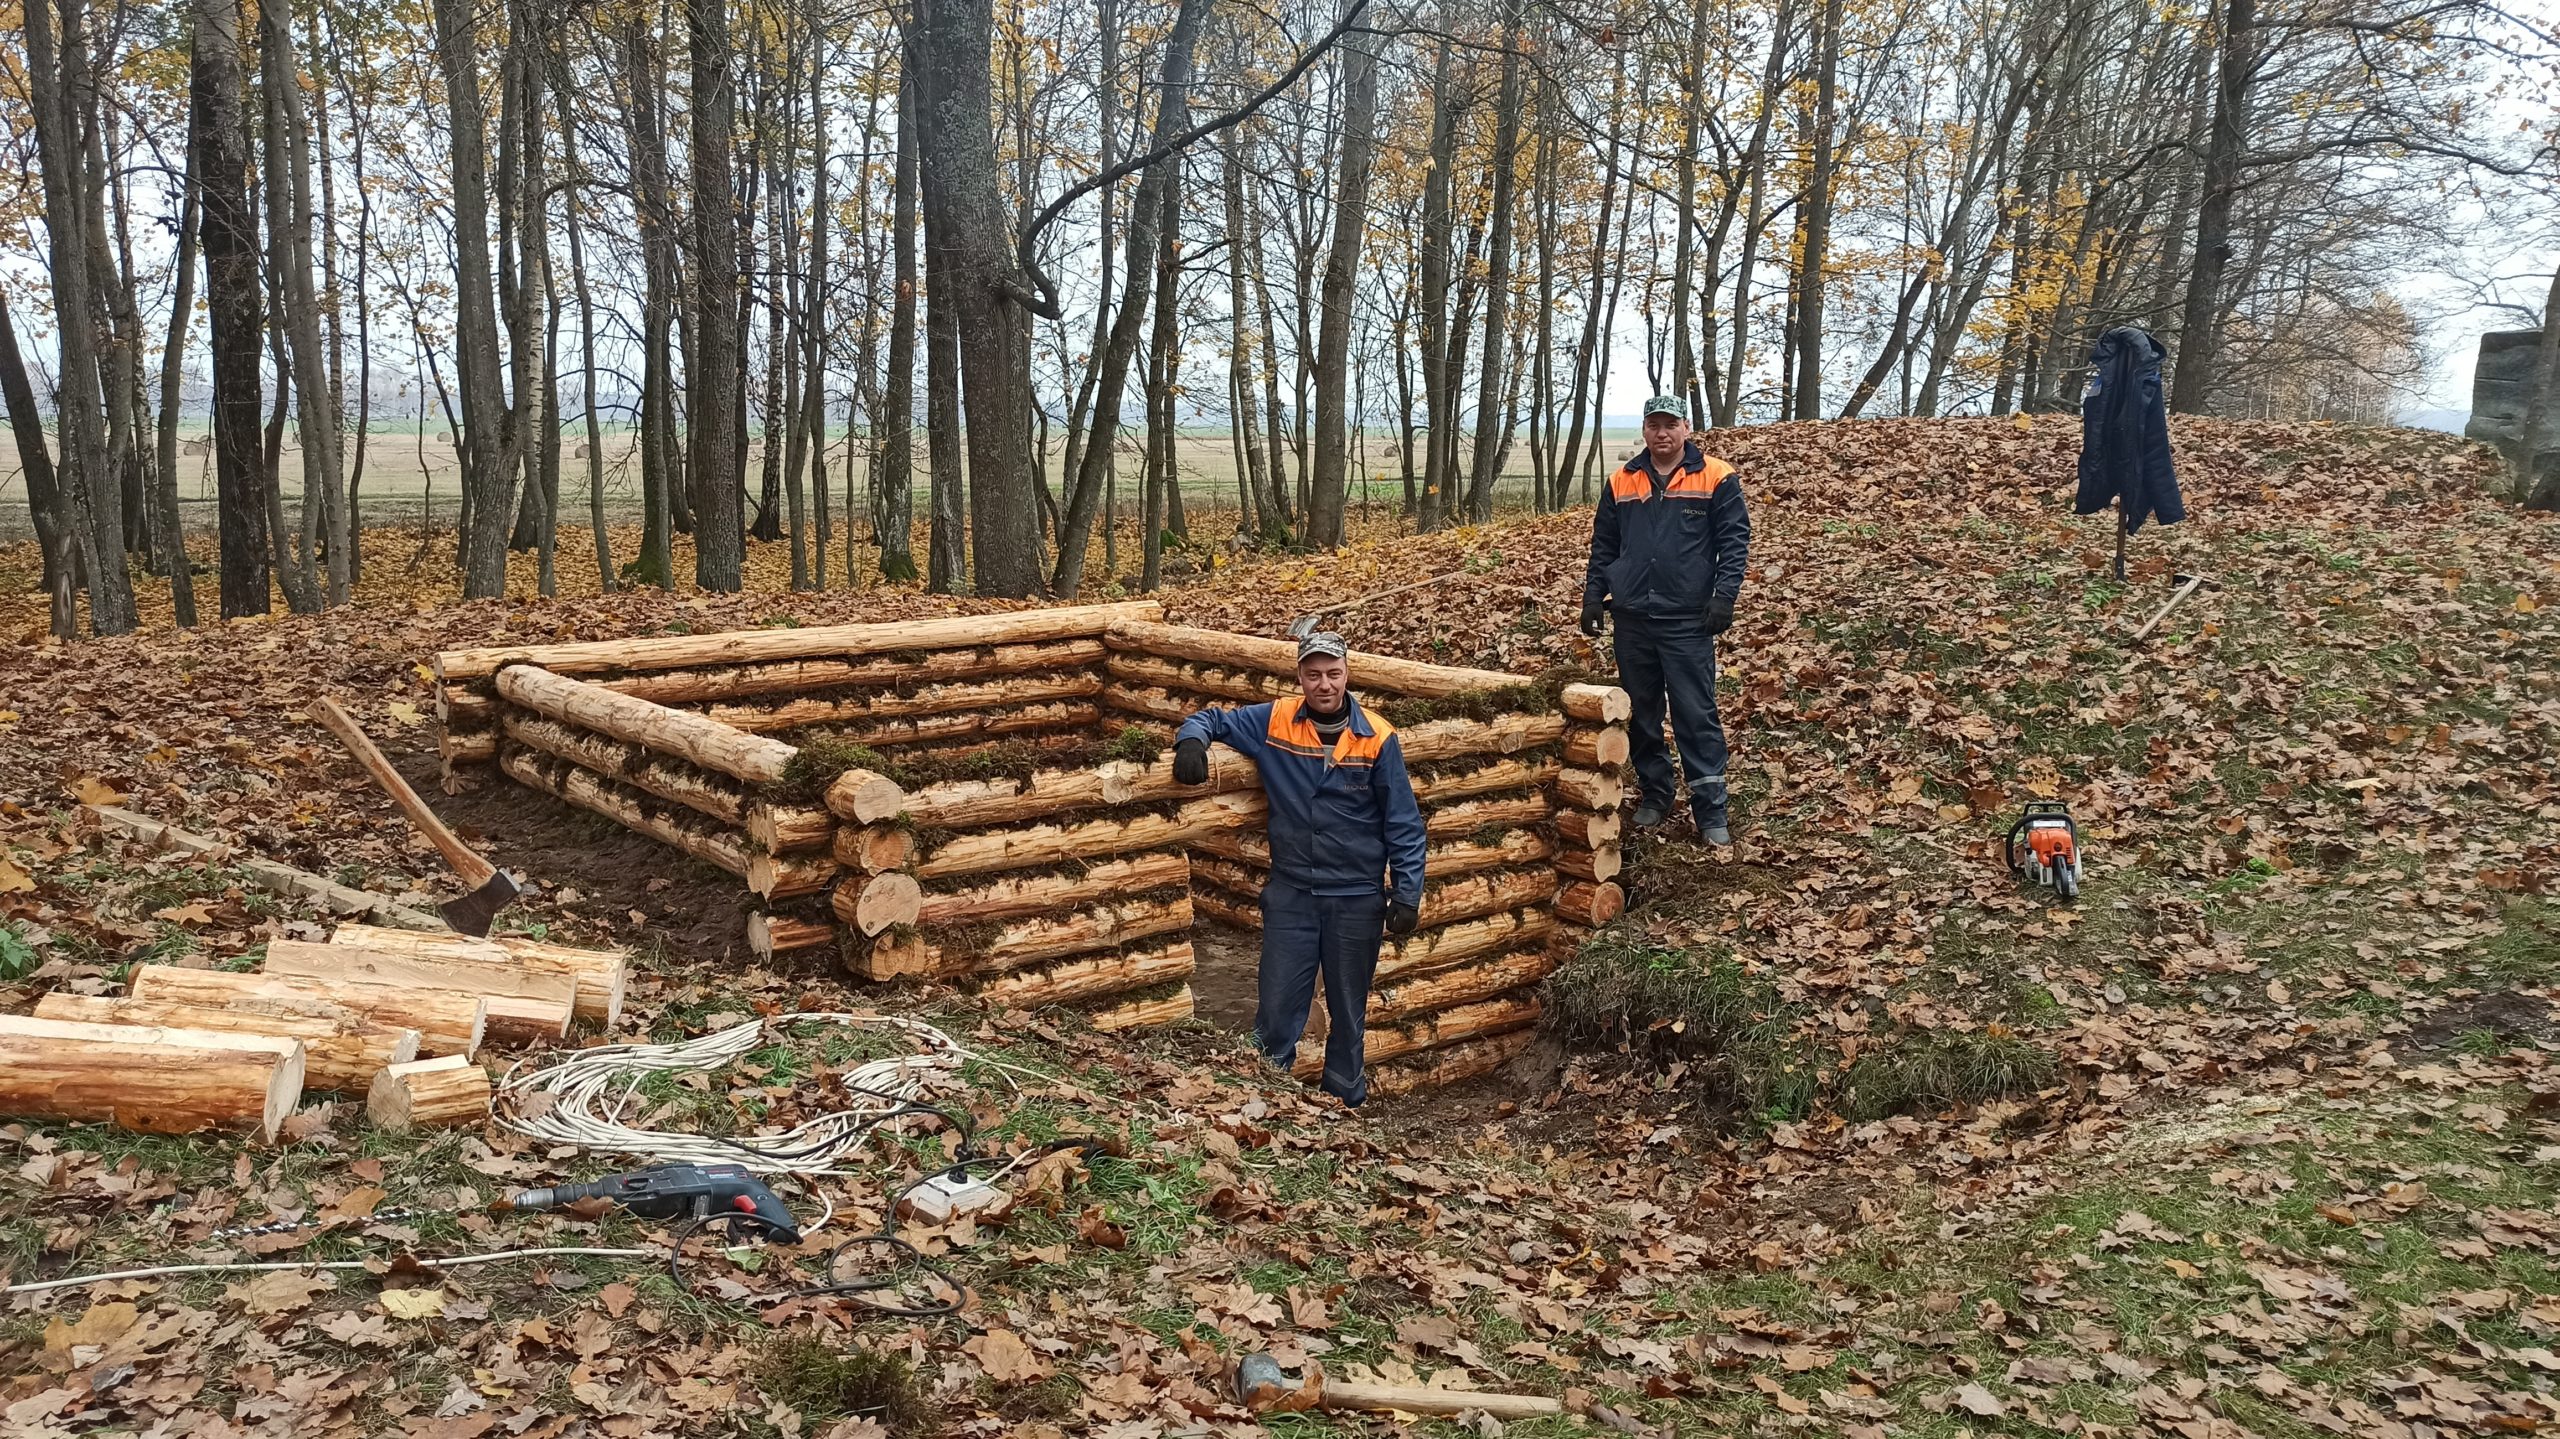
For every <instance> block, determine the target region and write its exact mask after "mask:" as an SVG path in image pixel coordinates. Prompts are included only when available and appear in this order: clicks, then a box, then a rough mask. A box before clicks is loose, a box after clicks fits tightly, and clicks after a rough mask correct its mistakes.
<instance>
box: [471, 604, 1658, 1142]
mask: <svg viewBox="0 0 2560 1439" xmlns="http://www.w3.org/2000/svg"><path fill="white" fill-rule="evenodd" d="M1350 665H1351V676H1352V687H1353V689H1354V691H1355V693H1357V694H1358V696H1359V697H1360V700H1361V703H1362V704H1363V706H1365V707H1367V708H1368V709H1370V710H1371V711H1372V712H1375V713H1378V714H1382V715H1384V716H1385V717H1386V718H1387V719H1388V720H1389V722H1391V723H1393V724H1394V725H1395V726H1396V728H1397V730H1398V732H1399V733H1400V734H1401V735H1402V737H1403V743H1404V754H1405V761H1406V764H1407V766H1408V768H1409V769H1410V771H1411V773H1412V775H1413V780H1414V788H1415V791H1416V793H1417V796H1418V798H1419V799H1420V801H1421V806H1422V812H1423V820H1424V827H1425V831H1426V834H1427V837H1428V842H1429V859H1428V863H1427V865H1426V876H1427V880H1428V885H1427V888H1426V889H1425V892H1424V897H1423V905H1422V923H1421V927H1420V928H1419V929H1417V930H1416V931H1415V932H1414V933H1413V934H1411V935H1409V936H1406V937H1405V938H1403V939H1401V940H1391V941H1390V942H1389V943H1388V945H1387V947H1386V949H1385V951H1384V952H1383V953H1382V955H1381V956H1380V961H1379V966H1378V975H1377V984H1376V991H1375V992H1374V993H1373V994H1372V995H1371V996H1370V1000H1369V1024H1370V1028H1369V1039H1368V1044H1369V1057H1370V1059H1371V1061H1372V1063H1373V1065H1374V1077H1373V1081H1372V1082H1373V1086H1374V1087H1376V1088H1377V1089H1379V1091H1380V1092H1384V1093H1394V1092H1397V1091H1399V1090H1404V1089H1413V1088H1420V1087H1426V1086H1430V1085H1437V1084H1443V1083H1448V1082H1452V1081H1455V1080H1458V1079H1463V1078H1467V1077H1472V1076H1474V1075H1479V1074H1483V1073H1486V1072H1489V1071H1490V1070H1492V1069H1494V1068H1496V1067H1498V1066H1499V1065H1500V1064H1502V1063H1503V1062H1504V1061H1505V1060H1506V1059H1508V1058H1509V1057H1510V1056H1512V1055H1514V1054H1516V1053H1518V1052H1519V1051H1520V1049H1521V1048H1523V1047H1525V1046H1526V1044H1527V1043H1528V1040H1529V1035H1530V1031H1531V1030H1532V1028H1533V1027H1534V1025H1535V1023H1536V1021H1537V1017H1538V1001H1537V991H1538V984H1539V982H1540V981H1541V980H1543V979H1544V978H1545V977H1546V976H1547V975H1548V974H1549V973H1551V972H1552V971H1553V970H1554V969H1555V968H1556V966H1557V965H1558V964H1560V963H1561V962H1562V961H1563V959H1564V957H1565V956H1567V955H1569V954H1570V953H1571V952H1572V951H1573V948H1574V947H1575V945H1576V944H1577V943H1578V941H1579V939H1580V937H1581V936H1583V935H1584V934H1586V933H1588V931H1589V930H1590V929H1591V928H1592V927H1594V926H1597V925H1601V924H1605V923H1607V922H1608V921H1609V920H1610V919H1612V918H1614V917H1615V916H1616V914H1617V913H1618V911H1619V909H1620V908H1621V907H1622V906H1623V904H1624V902H1625V900H1624V894H1623V892H1622V891H1621V890H1620V888H1619V886H1618V884H1617V883H1616V879H1615V877H1616V875H1617V873H1618V869H1619V851H1618V835H1619V819H1618V808H1619V803H1620V800H1621V798H1622V793H1623V790H1622V784H1623V765H1624V762H1625V760H1626V756H1627V733H1626V721H1627V717H1628V713H1629V704H1628V700H1627V696H1626V694H1625V692H1624V691H1622V690H1618V689H1614V688H1610V687H1607V686H1601V685H1591V684H1576V683H1564V682H1557V681H1550V680H1541V679H1535V678H1531V677H1527V676H1520V675H1513V674H1506V673H1501V672H1497V671H1490V670H1476V669H1464V668H1456V667H1451V666H1444V665H1433V664H1424V663H1419V662H1416V661H1411V660H1401V659H1394V658H1390V657H1387V656H1383V655H1372V654H1363V653H1357V652H1355V653H1354V654H1353V655H1352V656H1351V661H1350ZM1296 667H1297V652H1296V648H1295V646H1294V645H1292V644H1290V643H1288V642H1286V641H1283V640H1273V639H1262V638H1256V637H1251V636H1244V635H1236V634H1230V633H1226V632H1223V631H1217V630H1207V629H1195V628H1186V627H1181V626H1176V625H1169V624H1166V623H1164V615H1163V609H1162V607H1161V606H1159V605H1157V604H1155V603H1154V602H1152V601H1137V602H1131V603H1122V604H1103V605H1084V606H1075V607H1067V608H1057V609H1040V610H1023V611H1016V612H1009V613H1002V614H992V615H974V616H955V617H950V618H944V619H931V620H917V621H906V622H897V623H882V624H853V625H834V626H825V627H814V628H802V629H772V630H755V631H745V632H737V633H725V634H702V635H666V636H652V637H648V638H642V639H631V640H610V641H597V642H587V643H568V644H542V645H517V646H496V647H487V648H480V649H468V650H454V651H447V652H445V653H443V654H440V655H437V656H436V657H435V660H434V670H435V674H436V691H437V693H436V704H437V712H438V715H439V718H440V719H441V720H442V722H443V726H444V733H443V739H442V745H441V750H442V756H443V760H444V764H445V769H446V782H447V784H448V786H449V787H450V786H453V785H455V784H457V783H459V782H460V779H461V777H462V776H463V775H464V774H466V773H469V772H471V771H473V770H486V769H487V768H489V767H493V766H494V768H495V769H496V771H497V772H498V773H499V774H502V775H503V776H504V777H505V778H507V779H509V780H512V781H514V782H516V783H519V784H522V785H525V786H527V787H529V788H532V789H537V790H541V791H542V792H544V793H546V794H549V795H552V796H555V797H557V798H559V799H561V800H564V801H566V802H568V803H570V804H572V805H576V806H578V807H580V808H583V809H586V810H589V811H592V812H594V813H596V814H599V815H603V816H605V817H606V818H608V819H611V820H612V821H614V822H615V823H617V824H620V825H622V826H624V827H626V828H629V829H631V830H634V831H636V832H638V833H641V834H645V835H648V836H650V837H651V838H653V839H656V840H658V841H660V842H662V843H664V844H667V845H669V846H671V847H673V848H675V849H678V850H681V851H683V852H684V853H685V854H688V855H690V856H692V857H693V858H695V859H698V860H701V861H702V862H704V863H706V864H709V865H712V866H714V867H716V868H718V869H720V870H723V871H725V872H727V873H728V874H730V875H733V876H735V877H736V878H737V880H738V882H739V883H740V884H742V885H743V886H745V888H746V889H747V890H748V891H749V892H750V893H751V895H752V904H753V906H754V909H753V912H752V913H751V914H750V916H749V918H748V921H747V939H748V941H749V943H750V945H751V946H752V947H753V948H754V949H755V950H756V951H757V952H758V953H759V954H761V955H763V956H765V957H767V958H771V957H773V956H775V955H777V954H785V953H790V952H794V951H819V950H832V951H833V954H834V959H835V962H836V963H837V964H838V965H840V967H841V968H842V969H843V971H844V972H845V973H846V974H847V975H848V976H850V977H853V978H856V979H860V980H866V981H930V982H937V983H944V984H951V985H956V986H958V987H960V988H962V989H964V990H966V991H968V992H971V993H974V994H977V995H979V996H982V997H984V998H985V999H987V1000H988V1001H990V1002H994V1003H1001V1004H1008V1005H1020V1006H1026V1007H1027V1006H1040V1005H1059V1004H1066V1005H1076V1006H1080V1007H1083V1008H1086V1009H1088V1010H1090V1011H1091V1012H1092V1013H1091V1017H1092V1022H1093V1023H1094V1025H1095V1026H1096V1027H1098V1028H1102V1029H1107V1030H1125V1029H1135V1028H1141V1027H1145V1026H1149V1025H1157V1024H1166V1023H1173V1022H1178V1021H1180V1020H1183V1019H1187V1018H1190V1017H1191V1014H1192V998H1191V990H1190V978H1191V975H1192V973H1193V969H1194V963H1193V953H1192V947H1191V939H1190V935H1191V930H1192V927H1193V925H1194V924H1195V923H1196V922H1197V921H1199V920H1201V919H1215V920H1218V921H1222V922H1225V923H1229V924H1234V925H1238V926H1242V927H1247V928H1251V927H1255V926H1258V924H1259V922H1260V907H1259V897H1260V894H1261V889H1262V884H1263V878H1264V876H1265V875H1266V874H1267V873H1268V872H1269V869H1270V852H1269V847H1268V845H1267V844H1266V842H1265V840H1264V837H1263V828H1262V819H1263V798H1262V794H1261V787H1260V780H1259V777H1258V775H1257V774H1256V773H1255V770H1254V767H1253V765H1252V763H1251V762H1250V761H1248V760H1246V759H1245V758H1244V757H1242V756H1240V755H1238V754H1235V753H1233V752H1232V751H1229V750H1227V749H1225V748H1223V747H1220V748H1216V749H1213V750H1212V752H1211V765H1210V774H1209V780H1208V782H1207V783H1206V784H1201V785H1181V784H1177V783H1176V782H1175V781H1174V779H1173V774H1172V760H1171V756H1170V753H1169V746H1170V744H1171V742H1172V738H1173V732H1174V729H1175V727H1176V726H1177V725H1178V724H1179V723H1180V722H1181V720H1182V719H1183V718H1184V717H1185V716H1186V715H1188V714H1190V713H1191V712H1192V711H1193V710H1195V709H1199V708H1201V707H1204V706H1210V705H1222V704H1225V705H1234V704H1250V703H1254V702H1257V701H1260V700H1265V699H1275V698H1280V697H1284V696H1288V695H1292V694H1295V693H1296V685H1295V681H1294V676H1295V673H1296ZM517 998H518V1001H519V1002H518V1005H517V1007H518V1008H529V1007H530V1006H531V1005H532V1003H533V1002H534V1000H535V998H537V996H521V997H517ZM504 1008H505V1006H503V1005H500V1004H495V1003H493V1005H492V1007H491V1010H490V1019H491V1022H492V1023H493V1024H494V1023H497V1022H499V1021H500V1020H501V1018H502V1017H505V1016H503V1010H504ZM1317 1013H1318V1017H1319V1018H1320V1017H1321V1013H1322V1010H1321V1007H1319V1009H1318V1011H1317ZM518 1022H522V1021H518Z"/></svg>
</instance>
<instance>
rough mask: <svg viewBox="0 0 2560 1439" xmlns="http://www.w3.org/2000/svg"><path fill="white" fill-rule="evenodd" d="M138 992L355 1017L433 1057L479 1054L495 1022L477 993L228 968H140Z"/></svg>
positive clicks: (211, 1004)
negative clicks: (414, 1035) (411, 1037)
mask: <svg viewBox="0 0 2560 1439" xmlns="http://www.w3.org/2000/svg"><path fill="white" fill-rule="evenodd" d="M132 991H133V997H134V998H135V999H138V1000H146V1001H149V1002H150V1003H153V1004H187V1005H199V1006H202V1007H205V1008H213V1009H239V1010H243V1011H273V1012H275V1013H278V1014H302V1015H312V1016H316V1017H320V1018H335V1017H337V1016H340V1015H343V1014H347V1013H350V1012H352V1013H355V1014H359V1015H362V1016H364V1017H365V1018H367V1019H370V1020H372V1021H374V1022H375V1023H377V1024H387V1025H391V1026H393V1027H395V1028H400V1029H414V1030H416V1031H417V1032H418V1048H419V1049H420V1051H422V1052H424V1053H428V1054H459V1055H464V1056H469V1055H473V1054H477V1053H479V1052H480V1041H481V1039H482V1037H483V1036H484V1035H485V1034H486V1033H487V1031H488V1024H489V1002H488V1001H487V1000H486V999H483V998H481V997H480V996H479V995H477V994H467V993H463V992H461V991H458V990H450V989H399V988H394V987H391V986H388V985H378V984H352V983H339V982H336V981H332V980H321V979H304V978H299V977H297V976H294V975H288V974H234V973H232V972H231V971H229V970H224V969H181V968H179V967H178V966H177V965H174V964H144V965H137V966H135V968H134V971H133V983H132Z"/></svg>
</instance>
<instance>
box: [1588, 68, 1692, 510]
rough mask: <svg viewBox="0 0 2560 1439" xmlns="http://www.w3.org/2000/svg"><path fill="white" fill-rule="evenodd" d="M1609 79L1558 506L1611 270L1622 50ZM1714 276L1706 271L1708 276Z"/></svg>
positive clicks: (1621, 129)
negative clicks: (1603, 149) (1588, 276)
mask: <svg viewBox="0 0 2560 1439" xmlns="http://www.w3.org/2000/svg"><path fill="white" fill-rule="evenodd" d="M1610 71H1611V74H1610V81H1609V149H1608V151H1607V153H1606V154H1605V155H1604V156H1603V157H1602V159H1601V161H1600V207H1599V209H1598V211H1597V212H1596V213H1595V215H1594V218H1593V221H1592V236H1591V279H1590V282H1589V286H1588V288H1586V289H1585V290H1584V291H1583V300H1582V343H1581V344H1579V345H1578V346H1576V347H1575V348H1574V353H1573V394H1572V399H1571V403H1572V405H1573V428H1572V430H1571V431H1570V432H1569V433H1568V434H1567V435H1566V436H1565V442H1564V454H1563V455H1562V456H1561V457H1560V458H1559V459H1558V460H1557V462H1556V472H1555V480H1554V484H1553V486H1552V489H1551V493H1552V494H1553V496H1554V499H1555V505H1556V508H1558V509H1562V508H1563V507H1564V503H1565V493H1566V491H1567V489H1568V488H1569V487H1570V485H1571V483H1572V480H1573V473H1574V467H1575V465H1576V464H1577V463H1578V462H1579V461H1580V460H1581V458H1582V422H1583V413H1584V410H1583V407H1584V405H1585V403H1586V402H1587V399H1586V397H1587V396H1588V395H1589V394H1590V391H1591V378H1592V372H1593V369H1594V365H1593V359H1594V357H1595V352H1596V351H1598V349H1599V348H1600V345H1601V343H1602V341H1601V331H1600V297H1601V295H1602V293H1603V292H1604V291H1606V289H1607V288H1608V273H1609V208H1610V206H1611V205H1613V204H1614V203H1616V200H1617V189H1618V143H1619V140H1620V138H1621V136H1623V135H1624V133H1625V126H1626V120H1625V116H1626V97H1627V62H1626V57H1625V54H1624V53H1623V52H1621V53H1620V54H1619V55H1618V57H1617V59H1616V62H1615V63H1614V64H1613V65H1611V67H1610ZM1714 278H1715V277H1714V276H1712V275H1710V276H1708V279H1709V280H1710V281H1712V280H1713V279H1714ZM1591 448H1592V449H1593V450H1595V451H1596V450H1598V449H1599V448H1600V436H1599V434H1598V433H1597V432H1596V426H1595V432H1594V433H1593V435H1592V436H1591Z"/></svg>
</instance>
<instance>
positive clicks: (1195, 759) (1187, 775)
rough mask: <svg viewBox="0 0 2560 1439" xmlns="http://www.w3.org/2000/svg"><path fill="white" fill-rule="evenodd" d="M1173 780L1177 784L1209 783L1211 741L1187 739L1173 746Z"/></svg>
mask: <svg viewBox="0 0 2560 1439" xmlns="http://www.w3.org/2000/svg"><path fill="white" fill-rule="evenodd" d="M1173 782H1174V783H1175V784H1207V783H1208V782H1209V742H1208V741H1207V740H1204V739H1187V740H1182V741H1179V742H1177V743H1176V744H1175V745H1174V747H1173Z"/></svg>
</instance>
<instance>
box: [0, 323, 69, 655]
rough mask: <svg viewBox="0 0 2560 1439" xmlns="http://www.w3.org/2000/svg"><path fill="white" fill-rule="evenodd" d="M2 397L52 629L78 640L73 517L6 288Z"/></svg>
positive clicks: (0, 349)
mask: <svg viewBox="0 0 2560 1439" xmlns="http://www.w3.org/2000/svg"><path fill="white" fill-rule="evenodd" d="M0 400H5V401H6V402H7V404H8V409H9V433H10V436H11V437H12V438H13V439H15V440H16V441H17V444H18V470H19V473H21V474H23V475H25V476H26V477H27V511H28V518H30V519H32V520H33V521H34V522H35V527H36V544H37V546H38V547H39V548H40V549H41V550H42V552H43V555H44V590H45V594H46V595H48V596H49V597H50V598H51V601H52V604H51V611H52V612H51V616H50V618H51V621H52V625H51V630H52V634H53V637H54V638H55V639H58V640H68V639H77V638H79V634H80V596H79V587H80V579H79V568H80V566H79V560H78V558H77V557H76V555H75V554H74V550H75V548H76V547H75V545H74V544H73V542H72V536H73V532H74V522H73V520H72V519H71V517H70V516H69V515H67V514H65V513H64V511H63V507H62V490H61V487H60V485H59V484H57V483H56V481H55V478H54V469H53V452H52V451H51V450H49V449H47V448H46V447H45V438H44V412H43V411H42V410H39V409H37V408H36V392H35V387H34V386H33V385H31V384H29V383H27V362H26V357H25V356H23V355H21V354H20V353H19V352H18V329H17V326H15V325H13V324H11V323H10V321H9V297H8V295H7V294H6V293H5V292H0Z"/></svg>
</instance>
